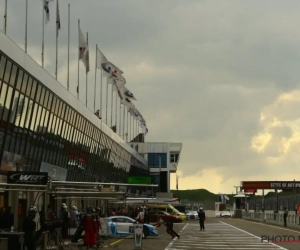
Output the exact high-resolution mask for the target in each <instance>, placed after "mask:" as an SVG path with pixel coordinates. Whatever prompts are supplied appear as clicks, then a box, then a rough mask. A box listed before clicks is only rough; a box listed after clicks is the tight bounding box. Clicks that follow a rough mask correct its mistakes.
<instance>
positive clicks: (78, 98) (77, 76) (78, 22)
mask: <svg viewBox="0 0 300 250" xmlns="http://www.w3.org/2000/svg"><path fill="white" fill-rule="evenodd" d="M79 29H80V19H78V67H77V68H78V69H77V75H78V76H77V77H78V81H77V99H79V57H80V41H79V37H80V30H79Z"/></svg>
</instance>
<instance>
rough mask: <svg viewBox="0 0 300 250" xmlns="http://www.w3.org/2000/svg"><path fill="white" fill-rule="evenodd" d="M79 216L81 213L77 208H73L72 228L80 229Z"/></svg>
mask: <svg viewBox="0 0 300 250" xmlns="http://www.w3.org/2000/svg"><path fill="white" fill-rule="evenodd" d="M78 216H79V212H78V209H77V207H76V206H73V207H72V210H71V220H72V226H73V227H78V225H79V223H78Z"/></svg>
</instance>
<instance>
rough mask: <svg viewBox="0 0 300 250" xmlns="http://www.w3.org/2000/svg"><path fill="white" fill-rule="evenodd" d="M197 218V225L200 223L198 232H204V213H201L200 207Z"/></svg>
mask: <svg viewBox="0 0 300 250" xmlns="http://www.w3.org/2000/svg"><path fill="white" fill-rule="evenodd" d="M198 217H199V223H200V231H202V230H205V229H204V221H205V212H204V211H203V208H202V207H200V210H199V212H198Z"/></svg>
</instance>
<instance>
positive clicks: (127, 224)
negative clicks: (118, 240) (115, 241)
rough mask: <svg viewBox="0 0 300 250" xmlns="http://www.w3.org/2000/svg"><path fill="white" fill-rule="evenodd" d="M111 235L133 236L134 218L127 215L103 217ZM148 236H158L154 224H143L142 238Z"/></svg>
mask: <svg viewBox="0 0 300 250" xmlns="http://www.w3.org/2000/svg"><path fill="white" fill-rule="evenodd" d="M105 220H106V222H107V225H108V228H109V230H110V233H111V236H114V237H116V236H120V237H122V236H134V224H136V223H138V222H137V221H136V220H134V219H132V218H130V217H127V216H111V217H108V218H105ZM148 236H158V229H157V227H155V226H152V225H149V224H144V225H143V238H147V237H148Z"/></svg>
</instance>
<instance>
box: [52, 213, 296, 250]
mask: <svg viewBox="0 0 300 250" xmlns="http://www.w3.org/2000/svg"><path fill="white" fill-rule="evenodd" d="M174 230H175V231H176V232H178V233H179V234H180V239H177V238H175V239H171V236H170V235H168V234H167V233H166V227H165V226H163V225H162V226H161V227H160V228H159V236H157V237H154V236H152V237H148V238H147V239H144V240H143V241H142V249H143V250H194V249H195V250H197V249H205V250H210V249H216V250H226V249H228V250H235V249H239V250H242V249H245V250H264V249H268V250H276V249H277V250H278V249H281V250H299V249H300V230H296V229H294V228H291V227H290V228H289V226H287V227H283V226H278V225H272V224H267V223H263V222H255V221H249V220H245V219H232V218H208V219H207V220H206V221H205V230H204V231H200V228H199V222H198V221H186V222H184V223H176V224H174ZM66 243H67V242H66ZM56 249H57V248H56ZM61 249H63V248H61ZM65 249H72V250H77V249H86V247H85V246H83V242H82V241H81V242H79V243H71V244H69V245H68V246H66V247H65ZM103 249H107V250H133V249H135V246H134V239H133V237H126V238H109V239H107V240H103Z"/></svg>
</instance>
